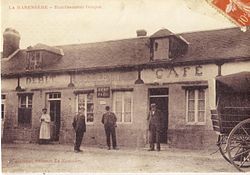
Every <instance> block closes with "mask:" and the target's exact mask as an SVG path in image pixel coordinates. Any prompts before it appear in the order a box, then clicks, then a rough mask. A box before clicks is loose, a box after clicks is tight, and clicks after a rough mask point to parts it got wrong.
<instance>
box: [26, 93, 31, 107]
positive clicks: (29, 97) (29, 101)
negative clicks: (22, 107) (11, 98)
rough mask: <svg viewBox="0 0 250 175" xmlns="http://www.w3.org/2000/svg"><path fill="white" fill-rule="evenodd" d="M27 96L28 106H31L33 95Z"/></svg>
mask: <svg viewBox="0 0 250 175" xmlns="http://www.w3.org/2000/svg"><path fill="white" fill-rule="evenodd" d="M27 98H28V107H29V108H31V107H32V96H31V95H29V96H28V97H27Z"/></svg>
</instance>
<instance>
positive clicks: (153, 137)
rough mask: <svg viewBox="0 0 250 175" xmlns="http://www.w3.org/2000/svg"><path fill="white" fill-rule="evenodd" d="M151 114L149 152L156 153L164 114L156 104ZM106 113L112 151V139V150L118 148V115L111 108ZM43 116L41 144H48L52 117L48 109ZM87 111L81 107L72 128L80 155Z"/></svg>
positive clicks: (105, 120)
mask: <svg viewBox="0 0 250 175" xmlns="http://www.w3.org/2000/svg"><path fill="white" fill-rule="evenodd" d="M150 107H151V108H150V112H149V114H148V117H147V120H148V123H149V144H150V148H149V151H154V150H155V148H154V146H155V143H156V149H157V151H160V149H161V148H160V133H161V130H162V123H163V116H162V112H161V111H160V110H158V109H157V108H156V104H155V103H153V104H151V105H150ZM105 110H106V112H105V113H104V114H103V116H102V120H101V122H102V123H103V125H104V130H105V134H106V142H107V147H108V150H110V149H111V140H110V139H111V138H112V148H113V149H115V150H116V149H118V148H117V142H116V127H117V125H116V121H117V117H116V115H115V114H114V113H113V112H111V111H110V107H109V106H106V107H105ZM42 112H43V114H42V116H41V117H40V122H41V126H40V134H39V143H40V144H42V143H48V141H49V140H50V115H49V114H47V109H46V108H44V109H42ZM84 113H85V109H84V107H81V108H80V109H79V111H78V113H77V115H76V116H75V117H74V119H73V123H72V126H73V128H74V130H75V144H74V152H76V153H78V152H81V151H82V150H81V149H80V146H81V143H82V139H83V136H84V133H85V132H86V123H85V115H84Z"/></svg>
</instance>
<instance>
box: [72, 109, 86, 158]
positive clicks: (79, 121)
mask: <svg viewBox="0 0 250 175" xmlns="http://www.w3.org/2000/svg"><path fill="white" fill-rule="evenodd" d="M84 111H85V109H84V107H80V108H79V112H78V114H77V115H76V116H75V117H74V120H73V123H72V125H73V128H74V130H75V133H76V140H75V145H74V151H75V152H76V153H77V152H81V151H82V150H80V146H81V143H82V138H83V135H84V132H86V123H85V115H84Z"/></svg>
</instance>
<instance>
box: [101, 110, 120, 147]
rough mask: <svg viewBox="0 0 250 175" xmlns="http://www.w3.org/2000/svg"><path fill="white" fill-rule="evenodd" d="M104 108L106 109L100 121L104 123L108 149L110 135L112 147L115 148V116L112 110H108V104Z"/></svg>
mask: <svg viewBox="0 0 250 175" xmlns="http://www.w3.org/2000/svg"><path fill="white" fill-rule="evenodd" d="M105 109H106V112H105V114H103V116H102V123H103V124H104V129H105V133H106V139H107V146H108V150H110V136H112V146H113V149H117V147H116V133H115V127H116V121H117V118H116V116H115V114H114V113H113V112H110V107H109V106H106V108H105Z"/></svg>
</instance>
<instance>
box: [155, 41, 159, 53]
mask: <svg viewBox="0 0 250 175" xmlns="http://www.w3.org/2000/svg"><path fill="white" fill-rule="evenodd" d="M157 50H158V43H157V42H155V51H157Z"/></svg>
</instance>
